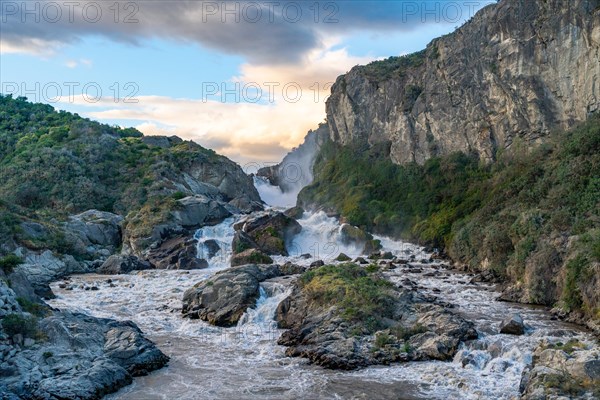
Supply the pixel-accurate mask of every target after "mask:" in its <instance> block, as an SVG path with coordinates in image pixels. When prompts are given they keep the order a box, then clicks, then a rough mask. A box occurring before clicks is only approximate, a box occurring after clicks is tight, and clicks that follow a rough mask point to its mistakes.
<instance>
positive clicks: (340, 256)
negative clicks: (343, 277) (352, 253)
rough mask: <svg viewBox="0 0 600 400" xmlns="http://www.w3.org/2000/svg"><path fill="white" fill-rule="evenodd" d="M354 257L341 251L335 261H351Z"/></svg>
mask: <svg viewBox="0 0 600 400" xmlns="http://www.w3.org/2000/svg"><path fill="white" fill-rule="evenodd" d="M351 260H352V259H351V258H350V257H349V256H347V255H346V254H344V253H340V254H339V255H338V256H337V257H336V258H335V261H340V262H345V261H351Z"/></svg>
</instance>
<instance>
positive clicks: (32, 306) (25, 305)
mask: <svg viewBox="0 0 600 400" xmlns="http://www.w3.org/2000/svg"><path fill="white" fill-rule="evenodd" d="M17 302H18V303H19V305H20V306H21V308H22V309H23V311H26V312H28V313H30V314H33V315H36V316H38V317H43V316H45V315H46V312H47V311H48V308H47V307H46V306H44V305H43V304H39V303H34V302H32V301H29V300H27V299H25V298H23V297H17Z"/></svg>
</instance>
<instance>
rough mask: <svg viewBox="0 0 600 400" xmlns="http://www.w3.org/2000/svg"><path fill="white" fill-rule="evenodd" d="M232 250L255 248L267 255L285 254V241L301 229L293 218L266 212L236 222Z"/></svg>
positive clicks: (278, 213)
mask: <svg viewBox="0 0 600 400" xmlns="http://www.w3.org/2000/svg"><path fill="white" fill-rule="evenodd" d="M234 228H235V230H236V237H235V238H234V242H233V251H234V252H241V251H244V250H247V248H256V249H258V250H260V251H262V252H263V253H265V254H268V255H284V256H287V255H288V252H287V249H286V243H287V242H289V241H291V239H292V238H293V237H294V235H297V234H298V233H300V231H301V230H302V226H301V225H300V224H299V223H298V222H297V221H296V220H295V219H293V218H290V217H288V216H286V215H285V214H283V213H280V212H266V213H262V214H259V215H256V216H253V217H250V218H248V219H246V220H243V221H240V222H238V223H237V224H236V225H235V226H234Z"/></svg>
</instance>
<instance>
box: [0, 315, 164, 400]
mask: <svg viewBox="0 0 600 400" xmlns="http://www.w3.org/2000/svg"><path fill="white" fill-rule="evenodd" d="M39 330H40V331H42V332H44V335H45V336H46V337H47V339H46V340H45V341H35V340H31V339H30V340H29V343H27V344H28V346H26V347H23V346H19V345H15V346H12V349H13V350H9V352H8V354H7V353H6V352H4V355H2V354H0V356H1V357H0V358H2V364H1V366H0V368H1V369H2V375H3V378H2V384H3V386H4V387H3V388H2V387H0V389H1V390H4V391H5V392H7V393H12V394H14V395H16V396H18V397H17V398H37V399H47V398H48V399H52V398H61V399H77V398H80V399H81V398H86V399H100V398H101V397H103V396H104V395H106V394H108V393H112V392H115V391H117V390H118V389H119V388H121V387H123V386H125V385H128V384H130V383H131V382H132V377H135V376H141V375H146V374H148V373H149V372H151V371H154V370H156V369H158V368H161V367H163V366H164V365H165V364H166V363H167V362H168V357H167V356H165V355H164V354H163V353H162V352H161V351H160V350H158V349H157V348H156V347H155V346H154V345H153V344H152V343H151V342H150V341H149V340H147V339H145V338H144V337H143V335H142V333H141V331H140V330H139V328H137V327H136V326H135V325H134V324H133V323H131V322H116V321H112V320H107V319H98V318H93V317H87V316H84V315H81V314H71V313H63V312H54V314H53V315H52V316H49V317H47V318H44V319H43V320H41V321H40V323H39ZM32 342H33V343H32ZM5 343H6V342H5ZM6 346H7V345H6V344H4V346H3V347H6ZM7 355H8V357H7Z"/></svg>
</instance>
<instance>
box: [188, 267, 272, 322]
mask: <svg viewBox="0 0 600 400" xmlns="http://www.w3.org/2000/svg"><path fill="white" fill-rule="evenodd" d="M280 275H281V272H280V270H279V267H278V266H276V265H272V266H268V265H256V264H250V265H243V266H239V267H232V268H229V269H227V270H224V271H221V272H218V273H216V274H215V275H214V276H213V277H212V278H211V279H210V280H207V281H202V282H199V283H198V284H196V285H195V286H194V287H193V288H190V289H188V290H186V292H185V293H184V295H183V307H182V313H183V316H184V317H186V318H191V319H198V318H200V319H202V320H204V321H207V322H208V323H210V324H212V325H216V326H232V325H235V324H236V323H237V322H238V321H239V319H240V317H241V316H242V315H243V314H244V312H245V311H246V310H247V309H248V308H249V307H252V306H254V305H255V304H256V299H257V298H258V296H259V284H260V282H262V281H265V280H267V279H270V278H274V277H276V276H280Z"/></svg>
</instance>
